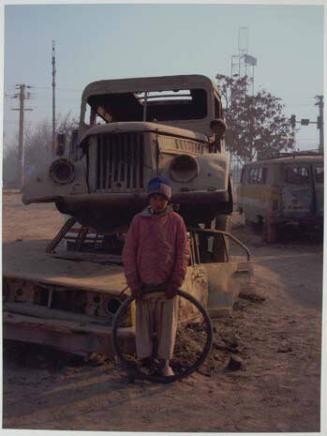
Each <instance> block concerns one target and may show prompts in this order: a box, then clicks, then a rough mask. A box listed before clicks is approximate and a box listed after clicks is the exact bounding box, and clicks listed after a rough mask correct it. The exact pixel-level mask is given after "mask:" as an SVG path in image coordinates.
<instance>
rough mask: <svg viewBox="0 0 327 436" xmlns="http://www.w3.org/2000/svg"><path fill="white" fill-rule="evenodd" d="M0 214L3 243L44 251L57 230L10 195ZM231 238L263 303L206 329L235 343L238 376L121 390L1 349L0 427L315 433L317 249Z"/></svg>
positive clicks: (249, 236)
mask: <svg viewBox="0 0 327 436" xmlns="http://www.w3.org/2000/svg"><path fill="white" fill-rule="evenodd" d="M3 205H4V213H3V220H4V221H3V238H4V241H12V242H13V243H15V244H19V243H20V240H21V239H38V240H40V241H42V244H43V245H45V243H46V242H45V241H46V240H47V239H49V238H50V237H51V236H53V235H54V233H55V232H56V231H57V230H58V228H59V226H60V225H61V224H62V218H61V216H60V215H59V214H58V213H57V212H56V211H55V208H54V207H53V206H49V205H31V206H28V207H26V206H23V205H22V204H21V203H20V201H19V196H18V195H5V196H4V199H3ZM234 233H235V234H236V235H237V236H239V237H240V239H241V240H243V241H245V242H246V243H247V244H248V246H249V248H250V250H251V252H252V254H253V262H254V270H255V274H254V280H253V284H252V289H251V291H252V292H255V293H256V294H258V295H261V296H263V297H265V301H264V302H261V303H259V302H251V301H249V300H245V299H240V300H239V301H238V303H237V305H236V308H235V310H234V311H233V314H232V316H231V317H230V318H228V317H226V318H224V319H222V320H221V321H219V322H217V323H216V328H217V331H222V332H223V335H222V337H223V339H225V343H228V342H230V343H231V342H234V343H236V349H237V354H238V356H240V357H241V359H242V361H243V368H242V369H241V370H238V371H222V370H221V368H218V369H217V370H215V369H213V370H212V371H206V368H204V369H203V371H202V373H197V374H195V375H192V376H191V377H189V378H188V379H185V380H184V381H182V382H177V383H175V384H173V385H168V386H162V385H151V384H149V383H145V382H144V383H143V382H137V383H135V384H128V383H127V381H126V379H125V378H124V377H123V375H122V374H120V373H119V372H118V371H117V370H116V369H115V368H114V367H113V365H112V364H111V363H108V362H101V361H98V362H96V361H93V362H88V363H83V362H80V361H78V360H76V359H71V358H70V357H69V356H67V355H63V354H61V353H57V352H53V351H51V350H45V351H44V350H42V349H40V347H31V346H28V347H24V346H19V347H17V346H13V345H12V344H9V345H6V346H5V353H4V383H3V384H4V387H3V405H4V415H3V427H4V428H24V429H62V430H112V431H114V430H115V431H119V430H120V431H185V432H187V431H193V432H195V431H202V432H205V431H216V432H219V431H224V432H258V431H260V432H275V431H293V432H294V431H297V432H318V431H319V428H320V403H319V400H320V342H321V296H322V246H321V243H319V242H310V241H294V240H293V241H288V242H285V243H283V244H281V243H279V244H274V245H271V246H268V245H265V244H263V243H262V242H261V241H260V238H259V237H258V236H256V235H254V234H253V233H251V231H250V230H249V229H244V228H239V229H235V231H234ZM224 335H225V337H224ZM216 345H217V342H216ZM234 345H235V344H234ZM205 374H206V375H205Z"/></svg>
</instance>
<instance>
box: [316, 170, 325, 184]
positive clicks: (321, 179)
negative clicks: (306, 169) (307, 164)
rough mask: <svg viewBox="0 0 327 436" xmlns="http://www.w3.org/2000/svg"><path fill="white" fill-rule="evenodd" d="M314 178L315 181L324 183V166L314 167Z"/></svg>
mask: <svg viewBox="0 0 327 436" xmlns="http://www.w3.org/2000/svg"><path fill="white" fill-rule="evenodd" d="M315 180H316V182H317V183H324V167H316V168H315Z"/></svg>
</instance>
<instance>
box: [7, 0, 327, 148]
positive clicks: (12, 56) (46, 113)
mask: <svg viewBox="0 0 327 436" xmlns="http://www.w3.org/2000/svg"><path fill="white" fill-rule="evenodd" d="M240 27H247V28H248V44H247V42H246V38H245V37H244V36H246V34H247V32H246V31H245V32H243V33H242V35H243V38H242V45H243V46H247V48H248V53H249V54H251V55H252V56H255V57H256V58H257V61H258V64H257V67H256V68H255V90H258V89H260V88H264V89H266V90H268V91H270V92H271V93H272V94H273V95H275V96H278V97H281V98H282V100H283V103H284V104H285V106H286V107H285V113H286V115H288V116H290V115H291V114H293V113H294V114H296V115H297V118H298V119H300V118H310V119H311V120H312V121H316V118H317V115H318V108H317V106H315V105H314V104H315V99H314V97H315V96H316V95H322V94H323V56H324V53H323V39H324V36H323V35H324V10H323V6H300V5H287V6H284V5H280V6H279V5H236V4H230V5H219V4H207V5H204V4H201V5H200V4H180V5H177V4H175V5H174V4H156V5H155V4H134V5H128V4H106V5H101V4H95V5H83V4H80V5H10V4H9V5H7V6H5V76H4V79H5V83H4V89H5V100H4V101H5V112H4V134H5V145H6V143H7V144H9V143H11V142H12V141H13V137H14V135H15V134H16V133H17V130H18V112H17V111H12V110H11V109H12V108H14V107H17V104H18V101H17V100H14V99H12V98H11V97H12V96H13V95H14V93H15V85H16V84H18V83H25V84H27V85H30V86H33V88H32V89H31V90H30V91H31V93H32V98H31V100H30V101H29V102H26V106H27V107H31V108H33V112H26V114H25V115H26V125H27V126H28V125H30V126H33V125H35V123H37V122H38V121H39V120H42V119H47V120H48V121H49V123H50V122H51V41H52V40H55V41H56V61H57V78H56V82H57V95H56V99H57V113H58V114H59V113H60V114H62V115H65V114H66V113H68V112H69V111H71V114H72V115H74V116H76V117H77V116H78V113H79V103H80V96H81V93H82V90H83V88H84V86H86V85H87V83H89V82H91V81H94V80H99V79H110V78H124V77H141V76H156V75H169V74H192V73H199V74H204V75H207V76H209V77H210V78H211V79H214V77H215V75H216V74H217V73H221V74H227V75H230V72H231V56H232V55H234V54H237V53H238V33H239V28H240ZM297 139H298V146H299V147H300V148H306V149H307V148H316V147H317V146H318V141H319V137H318V130H317V128H316V126H315V125H313V126H308V127H305V126H303V127H301V129H300V132H299V133H298V134H297Z"/></svg>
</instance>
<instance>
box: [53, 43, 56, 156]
mask: <svg viewBox="0 0 327 436" xmlns="http://www.w3.org/2000/svg"><path fill="white" fill-rule="evenodd" d="M52 147H53V150H55V148H56V42H55V41H52Z"/></svg>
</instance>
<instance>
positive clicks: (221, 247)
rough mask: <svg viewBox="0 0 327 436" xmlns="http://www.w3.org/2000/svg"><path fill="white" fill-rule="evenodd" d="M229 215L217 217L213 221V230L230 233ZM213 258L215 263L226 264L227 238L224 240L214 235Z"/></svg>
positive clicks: (222, 237)
mask: <svg viewBox="0 0 327 436" xmlns="http://www.w3.org/2000/svg"><path fill="white" fill-rule="evenodd" d="M231 227H232V226H231V217H230V215H225V214H221V215H217V216H216V218H215V220H214V228H215V229H216V230H223V231H224V232H228V233H230V231H231ZM212 251H213V258H214V261H215V262H227V260H228V257H227V255H228V251H229V238H224V236H223V235H216V236H215V239H214V242H213V248H212Z"/></svg>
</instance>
